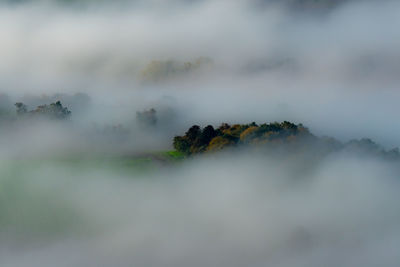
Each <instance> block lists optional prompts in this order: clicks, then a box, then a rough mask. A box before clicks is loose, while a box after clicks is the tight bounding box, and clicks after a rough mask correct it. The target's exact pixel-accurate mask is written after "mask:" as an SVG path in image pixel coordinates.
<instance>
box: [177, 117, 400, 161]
mask: <svg viewBox="0 0 400 267" xmlns="http://www.w3.org/2000/svg"><path fill="white" fill-rule="evenodd" d="M173 146H174V148H175V149H176V150H177V151H179V152H181V153H184V154H185V155H194V154H200V153H206V152H213V151H220V150H223V149H226V148H235V147H243V148H251V147H253V148H258V149H259V148H261V149H262V148H275V149H276V148H281V149H286V150H287V151H293V150H297V151H299V150H303V151H305V150H310V151H311V150H312V151H314V152H320V153H323V154H329V153H331V152H338V151H351V152H356V153H359V154H363V155H367V156H379V157H383V158H385V159H400V153H399V150H398V148H394V149H392V150H385V149H384V148H383V147H382V146H380V145H378V144H377V143H375V142H373V141H372V140H371V139H368V138H363V139H360V140H351V141H349V142H346V143H342V142H340V141H338V140H336V139H334V138H331V137H317V136H315V135H313V134H312V133H311V132H310V131H309V130H308V129H307V128H306V127H304V126H303V125H302V124H294V123H291V122H288V121H284V122H282V123H279V122H273V123H269V124H267V123H264V124H261V125H258V124H256V123H255V122H253V123H250V124H234V125H229V124H227V123H223V124H221V125H220V126H219V127H218V128H217V129H214V127H213V126H211V125H208V126H207V127H204V128H201V127H200V126H198V125H194V126H192V127H190V128H189V129H188V131H187V132H186V133H185V134H184V135H183V136H175V137H174V140H173Z"/></svg>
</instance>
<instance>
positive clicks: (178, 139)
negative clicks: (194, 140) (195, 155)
mask: <svg viewBox="0 0 400 267" xmlns="http://www.w3.org/2000/svg"><path fill="white" fill-rule="evenodd" d="M173 145H174V148H175V149H176V150H177V151H179V152H181V153H184V154H190V147H191V144H190V142H189V140H188V139H187V138H186V137H185V136H175V137H174V143H173Z"/></svg>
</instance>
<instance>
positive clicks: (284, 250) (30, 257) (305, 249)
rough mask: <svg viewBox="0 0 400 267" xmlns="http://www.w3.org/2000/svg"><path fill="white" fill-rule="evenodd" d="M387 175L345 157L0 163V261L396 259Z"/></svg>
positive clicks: (356, 262) (392, 187) (390, 262)
mask: <svg viewBox="0 0 400 267" xmlns="http://www.w3.org/2000/svg"><path fill="white" fill-rule="evenodd" d="M304 164H309V165H308V168H307V170H304ZM299 170H303V171H299ZM398 175H399V167H398V165H397V164H389V163H384V162H379V161H377V160H370V159H362V160H360V159H357V158H354V157H353V156H351V155H346V154H340V155H334V156H332V157H330V158H328V159H326V160H322V161H320V162H318V163H315V162H309V161H307V160H304V159H302V158H301V157H297V158H295V159H286V160H282V159H279V160H278V159H276V158H268V157H265V158H264V157H262V158H260V157H256V158H253V157H251V156H247V157H243V156H240V157H236V156H233V157H232V156H228V155H225V156H222V157H219V156H215V157H213V158H211V159H209V158H205V159H201V158H200V159H193V160H189V161H187V162H185V163H184V164H183V165H180V167H179V168H172V169H162V170H161V171H159V172H154V173H152V174H151V175H140V174H137V175H134V176H132V175H127V174H124V173H121V172H119V171H118V170H115V169H107V168H105V167H104V166H103V167H101V166H98V167H96V168H95V169H94V168H93V169H91V168H84V169H83V170H79V171H78V170H76V169H73V168H71V167H69V166H68V165H62V164H58V165H57V164H53V165H49V164H47V165H37V166H30V167H26V168H25V169H20V168H18V167H17V166H15V165H3V166H2V167H1V188H2V191H1V205H0V207H1V208H0V212H1V214H2V217H1V220H0V222H1V223H0V225H1V231H0V233H1V234H0V236H1V239H0V256H1V257H0V259H1V260H0V262H1V266H4V267H8V266H10V267H11V266H12V267H15V266H23V267H25V266H30V267H36V266H41V267H42V266H55V265H56V266H77V267H80V266H82V267H83V266H121V267H122V266H123V267H125V266H204V265H207V266H322V265H323V266H332V267H333V266H338V265H340V266H397V265H398V262H399V260H400V258H399V255H398V253H397V248H398V246H399V245H400V227H399V220H400V213H399V208H398V205H397V203H398V201H399V190H400V189H399V181H398Z"/></svg>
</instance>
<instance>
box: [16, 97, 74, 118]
mask: <svg viewBox="0 0 400 267" xmlns="http://www.w3.org/2000/svg"><path fill="white" fill-rule="evenodd" d="M15 106H16V108H17V115H18V116H35V117H38V116H41V117H46V118H48V119H66V118H68V117H69V116H70V115H71V111H69V110H68V108H66V107H63V105H62V104H61V102H60V101H57V102H55V103H51V104H49V105H41V106H38V107H37V108H36V109H34V110H31V111H28V108H27V106H26V105H25V104H24V103H21V102H18V103H15Z"/></svg>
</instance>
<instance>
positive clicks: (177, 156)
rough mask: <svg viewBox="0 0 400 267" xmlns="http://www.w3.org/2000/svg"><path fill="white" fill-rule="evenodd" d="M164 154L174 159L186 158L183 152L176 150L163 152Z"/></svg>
mask: <svg viewBox="0 0 400 267" xmlns="http://www.w3.org/2000/svg"><path fill="white" fill-rule="evenodd" d="M163 155H164V156H166V157H167V158H169V159H172V160H182V159H184V158H185V155H184V154H183V153H181V152H179V151H176V150H171V151H166V152H163Z"/></svg>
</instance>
